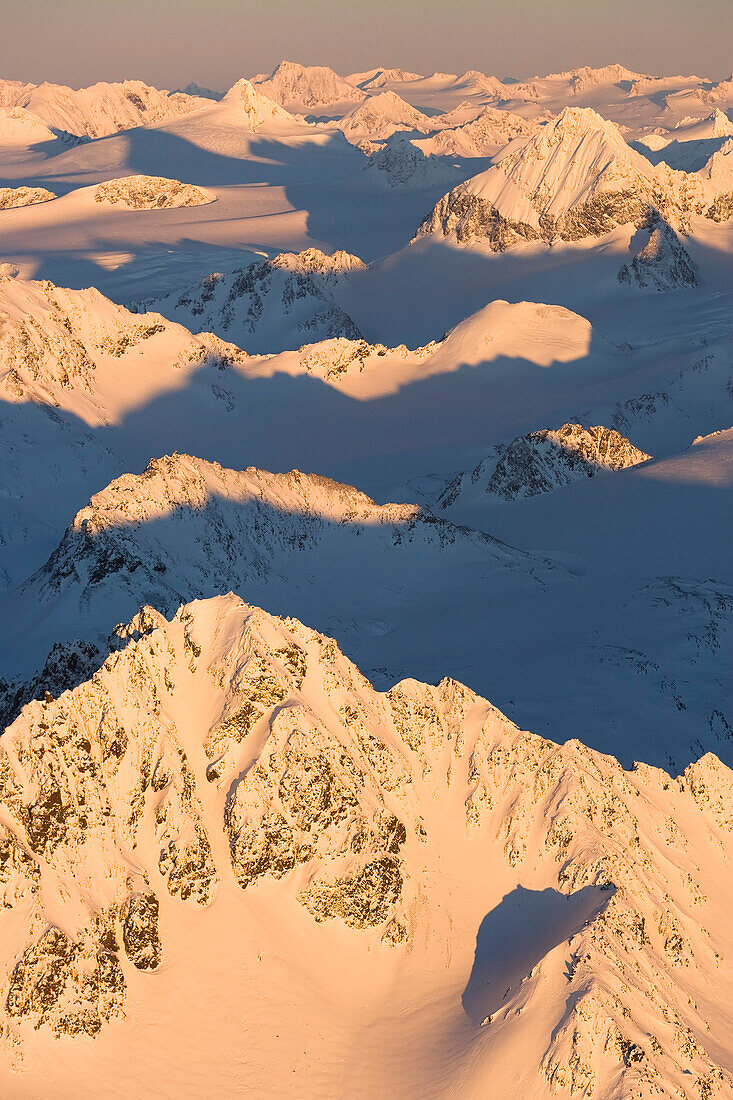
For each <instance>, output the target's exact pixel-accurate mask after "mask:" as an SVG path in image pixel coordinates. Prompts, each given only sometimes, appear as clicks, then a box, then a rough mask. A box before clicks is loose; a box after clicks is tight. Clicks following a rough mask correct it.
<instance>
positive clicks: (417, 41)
mask: <svg viewBox="0 0 733 1100" xmlns="http://www.w3.org/2000/svg"><path fill="white" fill-rule="evenodd" d="M0 6H2V8H3V11H2V28H1V30H0V77H3V78H9V79H16V80H25V81H29V82H33V83H40V82H41V81H43V80H48V81H52V82H54V83H63V84H70V85H71V86H72V87H80V86H82V85H85V84H89V83H93V82H94V81H96V80H121V79H124V78H133V77H135V78H139V79H141V80H145V81H147V82H148V83H150V84H155V85H157V86H158V87H165V88H168V89H172V88H176V87H181V86H183V85H185V84H187V83H188V82H189V81H192V80H195V81H196V82H198V83H199V84H202V85H204V86H207V87H210V88H214V89H216V90H224V89H226V88H228V87H230V86H231V84H233V83H234V81H235V80H237V79H238V78H239V77H241V76H252V75H253V74H254V73H258V72H269V71H270V70H271V69H273V68H274V67H275V65H276V64H277V63H278V62H279V61H280V60H282V59H283V58H288V59H289V60H294V61H301V62H302V63H303V64H310V65H316V64H321V65H330V66H331V67H332V68H334V69H336V70H337V71H338V72H341V73H343V74H348V73H350V72H354V71H357V70H365V69H370V68H376V67H378V66H379V67H381V66H385V67H386V66H389V67H392V66H400V67H402V68H405V69H411V70H414V71H416V72H419V73H429V72H433V71H435V70H440V71H442V72H456V73H461V72H464V71H465V70H466V69H479V70H481V71H482V72H486V73H493V74H495V75H497V76H501V77H504V76H516V77H530V76H535V75H542V74H545V73H549V72H556V71H559V70H563V69H569V68H575V67H577V66H580V65H605V64H609V63H611V62H619V63H621V64H623V65H626V66H627V67H628V68H630V69H634V70H636V71H640V72H648V73H652V74H655V75H657V74H658V75H662V74H664V75H672V74H674V75H677V74H679V73H684V74H685V75H688V74H691V73H695V74H696V75H698V76H707V77H709V78H711V79H722V78H723V77H726V76H729V75H730V72H731V67H732V66H733V55H732V54H731V49H730V46H731V43H732V42H733V0H696V2H695V3H694V4H693V3H692V0H20V2H19V3H14V4H11V3H9V2H7V0H6V3H4V4H2V5H0Z"/></svg>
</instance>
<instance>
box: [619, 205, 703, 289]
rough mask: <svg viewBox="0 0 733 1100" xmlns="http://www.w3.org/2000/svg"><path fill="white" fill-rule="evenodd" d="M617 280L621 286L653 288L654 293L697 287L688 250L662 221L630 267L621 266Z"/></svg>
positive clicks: (651, 233) (655, 226)
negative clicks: (626, 284)
mask: <svg viewBox="0 0 733 1100" xmlns="http://www.w3.org/2000/svg"><path fill="white" fill-rule="evenodd" d="M618 279H619V282H620V283H629V284H632V283H633V284H635V285H636V286H638V287H642V288H644V287H647V286H652V287H655V288H656V289H657V290H677V289H679V288H680V287H689V286H697V278H696V276H695V269H694V267H693V264H692V260H691V259H690V256H689V253H688V252H687V249H686V248H685V247H684V245H683V244H682V242H681V241H680V239H679V237H678V236H677V234H676V233H675V231H674V230H673V229H671V228H670V226H668V225H666V224H665V223H664V222H662V221H657V222H656V223H655V225H654V227H653V228H652V230H651V232H650V233H649V240H648V241H647V243H646V244H645V245H644V247H643V248H641V249H640V250H639V252H637V254H636V256H634V258H633V260H632V261H631V264H630V265H627V264H624V266H623V267H622V268H621V270H620V271H619V273H618Z"/></svg>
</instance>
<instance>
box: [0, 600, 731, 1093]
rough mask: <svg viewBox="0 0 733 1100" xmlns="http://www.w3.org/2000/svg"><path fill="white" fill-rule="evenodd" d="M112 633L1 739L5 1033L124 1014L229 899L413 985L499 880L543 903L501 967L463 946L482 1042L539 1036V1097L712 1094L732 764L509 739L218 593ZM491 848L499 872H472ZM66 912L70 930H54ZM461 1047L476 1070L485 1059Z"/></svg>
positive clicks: (92, 1031) (68, 1028)
mask: <svg viewBox="0 0 733 1100" xmlns="http://www.w3.org/2000/svg"><path fill="white" fill-rule="evenodd" d="M127 634H128V637H129V640H128V641H127V644H125V645H124V647H123V648H121V649H120V650H119V652H116V653H113V654H112V655H111V656H110V657H109V658H108V659H107V661H106V662H105V663H104V665H103V666H102V668H101V669H100V670H99V672H98V673H96V674H95V675H94V676H93V677H92V679H91V680H89V681H88V682H86V683H83V684H81V685H79V686H78V687H77V688H76V689H75V690H74V691H73V692H71V693H67V694H65V695H63V696H62V697H61V698H59V699H58V700H56V701H46V702H43V703H41V702H37V703H32V704H30V705H29V706H28V707H26V708H25V710H24V711H23V712H22V714H21V715H20V716H19V718H18V719H17V720H16V722H15V723H14V724H13V725H12V726H11V727H10V728H9V729H8V730H7V731H6V733H5V735H4V736H3V738H2V741H1V742H0V805H1V806H2V811H3V826H2V828H3V840H2V848H1V849H0V850H1V851H2V854H3V860H2V861H1V862H0V884H1V885H2V888H3V890H4V899H5V906H6V909H5V912H6V914H7V915H8V919H10V920H11V921H14V920H15V914H16V913H17V912H19V911H22V912H24V913H30V914H31V919H30V921H29V922H28V923H27V924H26V925H25V927H24V929H23V939H24V942H25V946H23V944H22V943H21V945H20V947H19V948H18V949H17V952H8V951H7V949H5V953H4V955H3V957H2V959H0V995H1V996H0V1006H1V1007H0V1018H2V1019H3V1024H4V1027H5V1029H6V1031H7V1033H8V1034H11V1035H14V1036H16V1039H19V1038H20V1036H21V1035H22V1034H23V1025H24V1023H25V1022H26V1021H28V1020H31V1021H33V1023H34V1024H35V1025H36V1026H37V1027H38V1028H39V1029H41V1031H45V1030H46V1029H49V1030H50V1031H51V1033H53V1034H55V1035H59V1036H61V1035H76V1034H79V1033H86V1034H87V1035H90V1036H94V1035H96V1034H98V1033H99V1031H100V1030H101V1029H102V1028H104V1027H105V1026H106V1024H107V1022H108V1021H109V1020H111V1019H113V1018H116V1019H117V1021H118V1025H117V1026H120V1027H123V1028H124V1027H126V1026H127V1024H126V1021H125V1019H124V1016H125V1014H126V1013H127V1012H128V1011H132V1010H137V1004H136V1003H135V1002H136V1000H137V997H138V996H139V990H141V988H142V987H141V986H140V982H148V981H154V980H155V977H154V974H155V971H156V968H158V967H159V965H160V963H161V962H162V961H166V962H167V965H168V967H170V966H174V967H181V966H185V965H186V963H185V959H184V958H182V957H181V954H180V952H179V950H178V941H177V939H176V937H177V936H178V934H179V931H178V930H180V929H181V928H183V927H185V925H186V922H189V921H191V920H193V919H195V920H196V925H197V927H198V928H199V930H203V929H205V928H206V927H208V921H209V920H210V918H213V916H214V915H215V914H214V911H212V913H211V914H210V913H209V911H208V906H210V905H211V902H212V901H214V900H216V901H217V904H218V905H220V904H224V901H225V898H226V897H227V896H229V895H230V893H231V892H232V891H236V892H238V893H239V896H242V893H241V892H243V897H244V904H245V906H246V905H248V904H249V901H248V899H250V898H252V903H253V904H256V905H257V906H258V908H259V912H260V914H263V913H265V912H267V911H268V908H267V907H268V906H273V910H272V912H273V913H274V912H277V913H279V914H285V913H288V912H289V911H292V910H293V909H300V910H301V911H302V912H305V913H307V914H310V916H311V918H312V919H313V920H314V921H315V922H321V923H323V935H324V936H325V937H326V940H328V938H329V937H330V936H333V935H334V934H335V933H336V932H337V931H338V930H337V927H336V925H340V926H341V930H340V931H339V932H338V941H339V942H340V943H341V945H342V946H341V948H340V950H342V951H343V950H345V949H346V946H347V945H348V944H349V943H350V942H352V941H351V939H350V938H351V937H354V938H355V939H354V940H353V942H354V944H355V945H356V944H357V943H358V942H359V940H360V939H361V938H365V939H366V941H367V942H368V943H369V945H370V949H371V954H370V964H369V965H370V969H371V970H372V971H375V970H376V971H377V972H379V973H384V974H385V975H388V974H390V973H392V970H393V967H394V966H395V964H396V963H399V965H400V966H401V968H402V969H401V971H400V972H401V974H402V978H401V984H404V983H405V982H406V983H408V984H409V983H411V982H414V980H415V979H414V977H413V975H412V974H411V971H410V969H409V967H406V965H405V963H406V960H407V959H408V958H409V955H408V952H409V951H410V950H419V951H420V957H419V967H420V971H421V984H420V988H421V990H422V991H423V996H424V990H425V988H426V985H425V980H426V978H428V977H430V979H431V980H432V981H437V980H438V975H439V974H440V973H442V974H444V973H445V969H446V967H445V959H444V956H443V949H444V946H445V943H446V939H445V937H446V936H447V937H448V946H449V948H450V950H451V951H454V952H457V953H458V958H466V957H468V954H469V953H470V950H471V948H472V947H473V944H472V943H469V942H465V941H466V928H467V927H470V922H469V924H468V925H467V924H466V919H465V914H464V899H466V898H472V897H473V896H474V895H476V897H478V896H479V895H480V896H481V897H482V898H483V907H484V908H483V910H482V911H488V912H489V919H490V918H491V917H492V915H493V910H494V909H495V908H497V907H498V908H499V909H500V908H501V907H502V906H503V907H506V906H507V905H509V906H511V905H512V904H513V903H514V901H515V899H516V902H517V903H522V902H524V904H525V905H526V904H529V903H531V904H533V905H534V906H535V907H537V908H536V913H537V922H536V924H535V925H533V926H532V935H533V937H534V943H533V945H532V946H530V947H529V952H530V954H528V955H527V956H526V957H524V958H523V959H520V960H519V961H518V962H516V963H515V969H514V970H511V969H510V970H506V968H505V965H504V961H503V960H502V959H501V958H498V957H496V956H495V955H491V956H489V957H488V958H485V957H484V956H482V955H481V954H480V953H478V952H477V954H476V959H475V961H474V971H473V973H472V975H471V980H470V981H469V985H468V987H467V989H466V994H465V995H464V1005H465V1006H466V1011H467V1012H469V1013H470V1017H471V1020H472V1022H473V1024H474V1026H475V1028H476V1032H475V1035H476V1041H477V1042H479V1040H480V1041H481V1042H486V1041H490V1040H491V1037H492V1036H494V1035H496V1036H501V1037H503V1041H506V1042H511V1039H512V1037H513V1036H515V1037H519V1036H521V1035H524V1036H526V1035H528V1034H529V1036H531V1041H528V1040H526V1039H525V1040H524V1045H523V1050H524V1057H525V1063H524V1069H523V1072H524V1073H525V1077H524V1081H525V1082H528V1086H527V1087H529V1088H532V1085H531V1081H532V1077H533V1075H537V1076H536V1077H535V1080H536V1081H537V1092H538V1095H540V1094H544V1093H543V1091H542V1090H544V1089H547V1088H549V1089H550V1091H551V1092H553V1093H555V1094H557V1095H568V1096H575V1095H577V1096H582V1095H586V1096H587V1095H589V1094H590V1092H591V1091H592V1092H596V1093H598V1094H601V1093H605V1092H608V1091H609V1090H611V1089H612V1090H613V1092H612V1094H613V1095H615V1096H619V1097H631V1096H632V1095H634V1094H635V1093H636V1094H638V1093H639V1092H640V1091H641V1092H642V1094H646V1093H649V1092H650V1091H651V1092H654V1091H655V1090H656V1091H657V1092H658V1093H660V1094H662V1095H675V1094H676V1095H678V1096H682V1097H685V1098H689V1100H700V1098H701V1097H707V1098H712V1097H721V1098H722V1097H723V1096H725V1095H727V1093H728V1092H729V1091H730V1088H731V1081H730V1077H729V1074H728V1071H727V1069H726V1067H725V1066H724V1065H722V1064H721V1063H722V1059H721V1055H720V1046H719V1044H718V1043H717V1042H716V1041H715V1040H714V1039H713V1038H712V1034H713V1032H712V1028H711V1027H710V1022H709V1018H710V1014H711V1012H714V1011H715V1006H716V1004H718V1003H719V998H720V995H721V993H723V994H724V995H727V992H728V987H729V984H730V979H729V977H728V963H729V958H730V954H731V951H733V945H732V944H731V939H730V933H729V930H728V923H729V922H726V921H725V920H721V914H723V913H724V912H725V911H726V910H725V896H726V895H725V882H726V877H725V872H724V868H725V865H726V860H727V858H728V855H727V853H728V851H729V848H730V843H731V826H732V823H733V808H732V806H731V798H730V791H731V773H730V772H729V770H728V769H726V768H725V767H723V765H722V764H721V763H720V761H718V760H717V758H716V757H714V756H712V755H710V754H708V755H707V756H705V757H703V758H702V759H701V760H699V761H698V762H697V763H695V764H692V765H690V767H689V768H687V769H686V771H685V772H684V774H683V775H681V776H680V777H679V778H677V779H675V778H673V777H671V776H669V775H667V774H666V773H665V772H663V771H660V770H659V769H654V768H649V767H645V766H643V765H639V766H637V767H636V768H635V769H634V770H632V771H624V770H623V769H622V768H621V767H620V766H619V765H618V763H617V762H616V761H615V760H614V759H613V758H612V757H608V756H603V755H600V754H598V753H595V752H593V751H591V750H590V749H588V748H586V747H584V746H583V745H581V744H580V743H579V742H578V741H569V742H568V743H567V744H565V745H563V746H559V745H556V744H554V743H552V742H550V741H547V740H544V739H542V738H540V737H536V736H533V735H532V734H530V733H524V732H522V731H520V730H518V729H517V728H516V727H515V726H513V725H512V723H511V722H509V721H508V720H507V719H506V718H505V717H504V716H503V715H502V714H500V713H499V712H498V711H496V710H495V709H494V708H493V707H492V706H491V705H490V704H489V703H487V702H486V701H485V700H482V699H480V698H478V697H477V696H476V695H474V693H473V692H471V691H469V690H468V689H467V688H465V687H463V686H462V685H460V684H458V683H456V682H455V681H453V680H449V679H445V680H443V681H441V682H440V683H439V684H438V685H437V686H434V687H431V686H428V685H425V684H420V683H418V682H416V681H414V680H406V681H403V682H401V683H398V684H396V685H395V686H394V687H393V688H392V689H391V690H390V691H388V692H386V693H379V692H376V691H375V690H374V689H373V688H372V686H371V685H370V684H369V682H368V681H367V680H365V679H364V677H363V676H362V675H361V674H360V673H359V671H358V670H357V669H356V668H355V667H354V665H352V664H351V663H350V662H349V661H348V660H347V659H346V658H345V657H344V656H343V655H342V654H341V653H340V652H339V650H338V648H337V647H336V645H335V644H334V643H333V641H331V640H330V639H329V638H327V637H325V636H323V635H322V634H318V633H316V632H315V631H313V630H310V629H308V628H306V627H304V626H302V625H301V624H300V623H299V622H298V621H296V620H294V619H279V618H275V617H273V616H270V615H266V614H265V613H264V612H262V611H260V610H258V609H256V608H252V607H250V606H248V605H246V604H244V603H243V602H242V601H241V600H239V599H238V598H236V597H234V596H231V595H229V596H225V597H220V598H217V599H213V600H208V601H203V602H201V603H194V604H190V605H187V606H184V607H181V608H180V609H179V610H178V612H177V613H176V615H175V616H174V617H173V619H172V620H170V621H166V620H165V619H163V617H162V616H161V615H159V614H158V613H157V612H155V611H153V610H152V609H144V610H143V611H142V612H141V613H140V615H138V616H137V617H136V618H135V619H134V620H133V621H132V622H131V623H130V624H129V627H128V628H127ZM192 692H193V693H194V694H195V695H196V697H198V698H206V700H207V707H206V710H205V711H201V712H198V711H197V712H191V709H190V705H189V703H188V700H189V699H190V698H191V693H192ZM245 761H247V762H248V763H247V766H246V767H244V768H243V767H242V765H243V762H245ZM129 852H134V853H135V859H136V870H135V871H134V873H131V870H130V861H129V856H128V853H129ZM480 852H483V853H485V858H486V857H488V854H489V852H490V853H491V856H490V858H491V863H490V866H491V868H492V872H491V874H490V875H488V876H475V875H474V876H473V878H476V879H478V881H477V882H476V883H475V884H473V885H472V884H471V883H470V882H468V881H467V880H466V868H467V867H474V868H475V860H476V858H477V856H478V853H480ZM172 868H177V872H178V873H177V875H175V876H174V874H173V871H172ZM494 877H496V878H498V885H497V884H495V883H494V881H493V879H494ZM202 884H205V892H202ZM264 884H268V886H267V890H266V891H264V892H260V889H261V887H262V886H263V885H264ZM448 899H450V905H449V907H448V909H449V914H450V920H449V919H448V917H447V916H446V917H443V916H442V915H441V906H442V905H443V904H446V902H447V900H448ZM492 899H493V900H492ZM471 904H472V905H473V904H474V903H473V902H472V903H471ZM558 906H561V907H562V909H561V911H562V913H564V914H566V916H565V917H564V919H563V921H561V923H560V925H559V926H558V930H557V931H556V932H555V934H554V938H551V939H549V940H548V937H547V934H546V931H545V924H546V923H547V921H548V920H550V921H551V920H552V919H555V920H557V918H556V917H555V918H552V913H553V911H557V910H558ZM174 912H175V920H173V919H172V916H173V913H174ZM51 914H53V915H51ZM72 914H73V923H74V925H75V927H76V928H77V932H76V933H75V936H74V937H73V938H71V937H70V936H69V935H68V934H67V933H66V932H65V931H64V930H63V928H61V927H59V925H60V924H62V923H64V922H66V921H68V920H70V919H72ZM260 919H262V916H261V917H260ZM333 922H336V925H334V923H333ZM436 922H438V926H436ZM199 934H201V932H199ZM524 934H525V935H526V932H525V933H524ZM550 935H552V931H551V932H550ZM233 938H234V939H236V936H234V937H233ZM433 938H434V942H435V943H436V944H437V943H439V944H440V949H439V950H438V951H437V954H436V950H432V949H431V941H432V940H433ZM472 938H473V937H471V939H472ZM423 944H424V946H423ZM543 944H544V946H542V945H543ZM505 946H506V949H507V953H508V954H511V943H510V941H506V944H505ZM219 950H220V951H223V952H225V953H226V952H227V951H228V950H229V947H228V945H227V943H226V942H222V944H221V945H220V948H219ZM123 952H124V954H125V955H126V956H127V958H128V959H129V961H130V962H131V963H132V964H133V965H134V966H135V967H137V969H138V970H139V972H140V973H139V980H138V981H136V984H135V989H134V991H133V988H132V986H130V988H126V985H127V983H126V981H125V977H124V971H123V967H122V966H121V963H120V958H121V956H122V953H123ZM395 952H397V954H396V955H395ZM281 953H282V952H281ZM255 965H256V961H255ZM454 965H455V964H454ZM505 975H506V977H505ZM502 979H504V980H502ZM228 980H229V981H232V980H234V979H233V976H232V977H230V978H229V979H228ZM247 980H251V978H248V979H247ZM498 982H501V988H494V986H495V985H496V984H497V983H498ZM706 983H707V984H708V986H709V987H712V986H714V987H715V990H716V996H715V999H714V1000H713V999H711V997H710V996H709V995H708V994H707V993H706V991H705V984H706ZM540 989H541V990H542V996H541V997H540V996H536V995H535V994H536V993H537V992H538V991H539V990H540ZM201 993H202V994H204V993H205V995H208V996H215V993H216V991H215V988H213V987H212V988H211V989H208V988H207V989H206V990H203V989H202V990H201ZM361 995H362V994H361V989H360V978H359V976H358V969H355V970H354V973H353V975H352V985H351V987H350V996H352V997H356V998H359V997H360V996H361ZM135 1018H136V1019H137V1014H136V1012H135ZM528 1024H529V1025H530V1026H529V1029H527V1025H528ZM479 1025H481V1026H479ZM522 1029H523V1030H522ZM709 1029H710V1031H709ZM254 1035H256V1029H253V1030H252V1031H250V1030H249V1029H248V1030H247V1031H245V1039H244V1040H243V1042H244V1043H245V1044H248V1043H251V1042H256V1039H255V1038H250V1036H254ZM489 1049H493V1048H489ZM475 1051H476V1057H474V1058H472V1060H471V1069H470V1074H471V1075H472V1076H471V1080H473V1081H474V1082H475V1083H476V1084H478V1083H479V1082H480V1081H482V1080H484V1079H485V1077H482V1074H484V1075H485V1074H487V1073H489V1072H491V1067H492V1062H491V1060H489V1061H488V1062H486V1061H485V1060H484V1058H483V1055H482V1047H481V1046H480V1045H479V1046H476V1047H475ZM527 1069H529V1076H528V1075H527ZM675 1090H676V1091H675Z"/></svg>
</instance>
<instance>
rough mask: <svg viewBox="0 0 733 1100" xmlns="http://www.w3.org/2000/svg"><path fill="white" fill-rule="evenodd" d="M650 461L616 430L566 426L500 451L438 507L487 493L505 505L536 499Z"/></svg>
mask: <svg viewBox="0 0 733 1100" xmlns="http://www.w3.org/2000/svg"><path fill="white" fill-rule="evenodd" d="M650 457H651V456H650V455H648V454H645V453H644V451H640V450H639V448H638V447H635V446H634V445H633V444H632V443H630V442H629V440H628V439H625V438H624V437H623V436H622V435H619V433H618V432H617V431H614V429H613V428H604V427H595V428H583V427H582V426H581V425H580V424H563V425H562V427H560V428H558V429H557V431H550V430H548V429H543V430H541V431H537V432H530V433H529V435H520V436H517V438H516V439H513V440H512V442H511V443H507V444H500V445H499V446H497V447H495V448H494V452H493V454H492V455H491V456H490V457H488V458H486V459H484V461H483V462H480V463H479V465H478V466H477V467H476V468H475V469H474V470H472V471H471V473H464V474H459V476H458V477H457V478H455V479H454V480H453V481H452V482H451V483H450V485H449V486H448V487H447V489H446V490H445V492H444V493H443V494H442V495H441V497H440V498H439V501H438V503H439V505H440V507H441V508H444V509H445V508H450V507H451V506H452V505H454V504H455V503H456V502H457V501H458V500H461V499H463V498H464V496H465V495H470V496H478V495H481V494H483V493H491V494H493V495H495V496H497V497H499V498H500V499H501V500H517V499H519V498H522V497H532V496H537V495H538V494H540V493H549V492H551V491H552V490H553V489H557V488H559V487H560V486H562V485H569V484H570V483H571V482H572V481H578V480H582V479H584V478H588V477H593V475H594V474H597V473H599V471H601V470H623V469H626V468H627V467H629V466H636V465H638V463H640V462H646V461H647V459H648V458H650Z"/></svg>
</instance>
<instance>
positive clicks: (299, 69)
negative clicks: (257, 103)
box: [256, 61, 367, 113]
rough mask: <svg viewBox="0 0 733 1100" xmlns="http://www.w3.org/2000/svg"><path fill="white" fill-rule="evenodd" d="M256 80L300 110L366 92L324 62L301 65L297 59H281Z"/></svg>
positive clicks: (352, 98) (281, 101)
mask: <svg viewBox="0 0 733 1100" xmlns="http://www.w3.org/2000/svg"><path fill="white" fill-rule="evenodd" d="M256 83H257V87H258V88H260V89H261V90H262V91H263V93H264V94H265V95H267V96H269V97H270V98H271V99H273V100H274V101H275V102H276V103H279V104H280V105H281V106H284V107H287V108H288V109H289V110H293V111H296V112H300V113H303V112H304V111H307V110H309V109H311V108H314V107H324V106H329V105H330V104H333V103H340V102H349V101H350V102H354V101H355V100H361V99H365V98H366V94H367V93H366V92H364V91H362V90H361V88H355V87H354V85H353V84H349V82H348V81H346V80H344V78H343V77H342V76H339V75H338V73H336V72H334V70H333V69H330V68H329V67H328V66H327V65H301V64H300V63H299V62H297V61H281V62H280V64H279V65H278V66H277V67H276V68H275V69H273V71H272V73H271V74H270V76H269V77H266V78H264V79H257V81H256Z"/></svg>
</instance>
